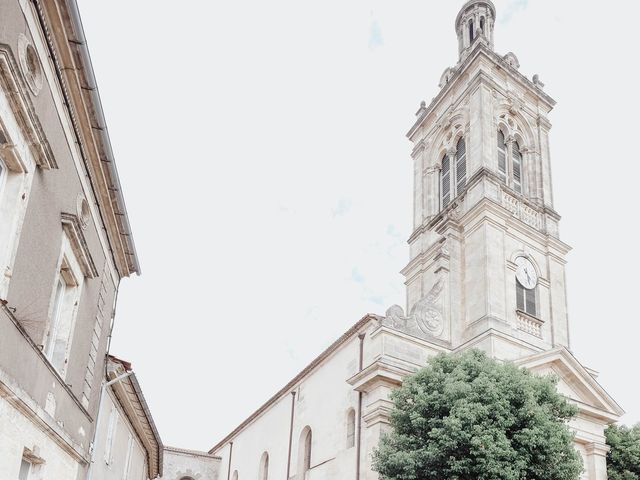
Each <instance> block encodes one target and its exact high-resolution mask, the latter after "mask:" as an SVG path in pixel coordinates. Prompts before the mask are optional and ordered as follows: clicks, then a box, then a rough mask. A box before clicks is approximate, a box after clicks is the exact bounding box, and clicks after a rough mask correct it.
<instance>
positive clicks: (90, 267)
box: [62, 213, 98, 278]
mask: <svg viewBox="0 0 640 480" xmlns="http://www.w3.org/2000/svg"><path fill="white" fill-rule="evenodd" d="M62 228H63V230H64V232H65V233H66V235H67V237H68V238H69V241H70V243H71V249H72V250H73V253H74V255H75V256H76V259H77V260H78V263H79V264H80V268H81V269H82V273H83V275H84V276H85V277H87V278H96V277H97V276H98V269H97V268H96V265H95V263H94V261H93V258H92V257H91V252H90V250H89V246H88V245H87V240H86V239H85V237H84V233H83V231H82V224H81V222H80V220H79V219H78V217H77V215H73V214H71V213H63V214H62Z"/></svg>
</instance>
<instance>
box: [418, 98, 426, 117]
mask: <svg viewBox="0 0 640 480" xmlns="http://www.w3.org/2000/svg"><path fill="white" fill-rule="evenodd" d="M426 111H427V102H425V101H424V100H422V101H421V102H420V108H419V109H418V111H417V112H416V117H420V116H421V115H422V114H423V113H424V112H426Z"/></svg>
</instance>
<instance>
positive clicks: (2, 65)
mask: <svg viewBox="0 0 640 480" xmlns="http://www.w3.org/2000/svg"><path fill="white" fill-rule="evenodd" d="M0 88H1V89H2V91H3V92H4V94H5V95H6V96H7V100H8V101H9V103H10V108H11V110H12V111H13V115H14V116H15V118H16V120H17V121H18V124H19V126H20V130H21V131H22V132H21V133H22V134H23V136H24V138H25V139H27V141H28V142H29V145H28V148H29V149H30V150H31V153H32V155H33V157H34V159H35V162H36V164H37V165H38V166H39V167H40V168H43V169H46V170H48V169H53V168H58V165H57V163H56V160H55V158H54V156H53V152H52V150H51V146H50V145H49V142H48V141H47V137H46V135H45V133H44V130H43V128H42V125H41V124H40V121H39V119H38V115H37V113H36V110H35V107H34V105H33V102H32V101H31V97H30V95H29V92H28V91H27V85H26V84H25V82H24V80H23V76H22V74H21V73H20V69H19V66H18V63H17V62H16V60H15V58H14V56H13V54H12V52H11V47H9V46H8V45H5V44H0ZM0 132H1V133H2V136H3V137H4V138H3V141H2V142H0V143H1V145H0V149H2V150H3V156H4V157H5V160H6V162H7V164H8V165H7V166H8V167H9V168H10V169H12V170H16V171H26V162H25V160H24V159H22V158H21V154H20V152H19V149H18V148H16V146H15V140H16V139H12V138H11V137H10V135H9V132H7V131H6V129H5V128H4V126H3V125H2V121H1V119H0Z"/></svg>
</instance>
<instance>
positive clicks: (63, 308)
mask: <svg viewBox="0 0 640 480" xmlns="http://www.w3.org/2000/svg"><path fill="white" fill-rule="evenodd" d="M84 279H85V276H84V273H83V270H82V267H81V266H80V263H79V262H78V259H77V257H76V255H75V253H74V251H73V248H72V246H71V241H70V240H69V237H68V236H67V234H66V232H65V231H64V230H63V232H62V244H61V248H60V256H59V259H58V263H57V268H56V274H55V277H54V281H53V285H52V289H51V297H50V301H49V312H48V316H47V319H48V322H47V326H46V328H45V331H44V332H43V341H42V345H43V353H44V354H45V357H46V358H47V360H48V361H49V363H50V364H51V366H53V368H54V369H55V370H56V371H57V372H58V374H59V375H60V376H61V377H62V378H63V379H64V378H65V376H66V374H67V366H68V364H69V355H70V352H71V346H72V344H73V336H74V333H75V324H76V320H77V314H78V309H79V303H80V298H81V296H82V287H83V285H84ZM61 283H62V285H63V288H62V292H60V284H61ZM60 293H61V294H62V296H61V297H59V294H60ZM63 327H64V330H63V331H61V328H63Z"/></svg>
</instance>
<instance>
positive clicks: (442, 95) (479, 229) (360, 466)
mask: <svg viewBox="0 0 640 480" xmlns="http://www.w3.org/2000/svg"><path fill="white" fill-rule="evenodd" d="M495 24H496V11H495V7H494V5H493V4H492V2H491V1H489V0H471V1H469V2H467V3H466V4H465V5H464V6H463V7H462V9H461V10H460V12H459V14H458V16H457V18H456V19H455V31H456V34H457V37H458V46H459V58H458V61H457V63H456V65H455V66H453V67H450V68H447V69H446V70H445V71H444V73H443V74H442V77H441V78H440V85H439V86H440V92H439V93H438V95H437V96H436V97H435V98H434V99H433V100H432V102H431V103H430V104H429V105H427V104H426V103H424V102H423V103H422V105H421V106H420V108H419V110H418V111H417V113H416V121H415V123H414V124H413V125H412V126H411V128H410V130H409V132H408V134H407V137H408V138H409V140H410V141H411V142H412V143H413V151H412V158H413V164H414V195H413V211H414V215H413V222H414V229H413V233H412V234H411V236H410V238H409V247H410V260H409V263H408V264H407V265H406V267H405V268H404V269H403V270H402V273H403V275H404V276H405V279H406V281H405V283H406V287H407V297H406V300H407V311H406V312H405V311H404V309H403V308H402V307H400V306H397V305H395V306H392V307H391V308H389V309H388V310H387V312H386V314H385V315H384V316H377V315H367V316H365V317H364V318H362V319H361V320H359V321H358V322H357V323H356V324H355V325H353V327H351V328H350V329H349V330H348V331H347V332H346V333H345V334H344V335H343V336H341V337H340V338H339V339H337V340H336V341H335V342H334V343H333V344H332V345H331V346H330V347H329V348H328V349H327V350H325V351H324V352H323V353H322V354H321V355H320V356H319V357H317V358H316V359H315V360H314V361H313V362H312V363H311V364H310V365H308V366H307V367H306V368H305V369H304V370H303V371H302V372H300V374H299V375H298V376H296V377H295V378H294V379H292V380H291V382H289V384H287V385H286V386H285V387H284V388H282V389H281V390H280V391H279V392H278V393H276V394H275V395H274V396H273V397H272V398H270V399H269V400H268V401H267V402H266V403H265V404H264V405H263V406H262V407H260V408H259V409H258V410H257V411H256V412H254V413H253V414H252V415H251V416H249V417H248V418H247V419H246V420H245V421H244V422H243V423H242V424H240V425H239V426H238V427H237V428H236V429H235V430H233V431H232V432H231V433H229V435H227V436H226V437H225V438H223V439H221V440H220V441H219V442H218V443H216V444H215V445H214V446H213V448H212V449H211V450H210V452H209V453H210V454H212V455H214V456H215V457H216V459H217V461H218V462H219V466H218V478H219V479H220V480H239V479H240V480H244V479H259V480H266V479H296V480H303V479H304V480H325V479H340V480H343V479H349V478H354V479H361V480H365V479H366V480H374V479H377V478H378V476H377V473H375V472H374V471H373V470H372V466H371V453H372V451H373V449H374V448H376V446H377V445H378V441H379V439H380V436H381V435H382V434H383V433H384V432H385V431H386V430H387V429H388V428H389V412H390V409H391V406H392V405H391V403H390V401H389V392H390V391H391V390H392V389H393V388H395V387H397V386H398V385H400V384H401V382H402V379H403V378H404V377H405V376H406V375H409V374H411V373H412V372H414V371H416V370H417V369H419V368H420V367H422V366H423V365H424V364H425V362H426V360H427V358H428V357H429V356H431V355H434V354H437V353H439V352H451V353H455V352H461V351H464V350H467V349H472V348H475V349H480V350H483V351H485V352H487V353H488V354H489V355H490V356H491V357H493V358H496V359H499V360H504V361H511V362H514V363H516V364H517V365H520V366H522V367H526V368H528V369H530V370H532V371H534V372H536V373H540V374H547V373H552V374H554V375H556V376H558V377H559V378H560V383H559V387H558V388H559V390H560V391H561V392H562V393H563V394H564V395H566V396H567V397H568V398H569V399H570V400H571V401H572V402H573V403H575V404H576V405H577V406H578V408H579V414H578V415H577V416H576V418H575V419H573V420H572V422H571V428H572V429H573V430H574V431H575V433H576V436H575V446H576V448H577V449H578V451H579V452H580V453H581V455H582V457H583V459H584V467H585V471H584V473H583V478H584V479H589V480H604V479H606V478H607V474H606V452H607V449H608V447H607V446H606V445H605V437H604V428H605V427H606V426H607V425H608V424H610V423H612V422H615V421H616V420H617V419H618V418H619V417H620V415H622V414H623V411H622V409H621V408H620V406H618V404H617V403H616V402H615V401H614V400H613V399H612V398H611V397H610V396H609V395H608V394H607V392H606V391H605V390H604V389H603V388H602V386H600V385H599V383H598V381H597V374H596V372H594V371H593V370H591V369H589V368H587V367H585V366H583V365H582V364H581V363H580V362H579V360H578V359H576V357H574V355H573V354H572V353H571V344H570V334H569V325H568V317H567V298H566V288H565V281H566V278H565V257H566V255H567V253H568V252H569V250H570V247H569V246H568V245H567V244H565V243H564V242H562V240H561V239H560V234H559V222H560V215H559V214H558V212H556V210H555V209H554V203H553V192H552V181H551V180H552V175H551V152H550V149H549V132H550V129H551V123H550V122H549V119H548V116H549V113H550V112H551V110H552V109H553V107H554V105H555V101H554V100H553V99H552V98H551V97H550V96H549V95H548V94H547V93H545V91H544V85H543V83H542V82H541V81H540V80H539V78H538V77H537V76H534V77H533V78H532V79H529V78H528V77H526V76H525V75H523V74H522V73H521V72H520V63H519V61H518V58H517V57H516V55H514V54H513V53H507V54H506V55H502V54H498V53H497V52H495V51H494V28H495ZM185 472H186V470H185ZM182 478H194V479H196V478H203V479H204V478H207V477H205V476H202V477H200V476H198V475H197V472H196V471H195V470H190V473H189V476H186V474H185V477H182ZM170 480H174V478H171V479H170ZM175 480H181V477H179V476H176V477H175Z"/></svg>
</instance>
